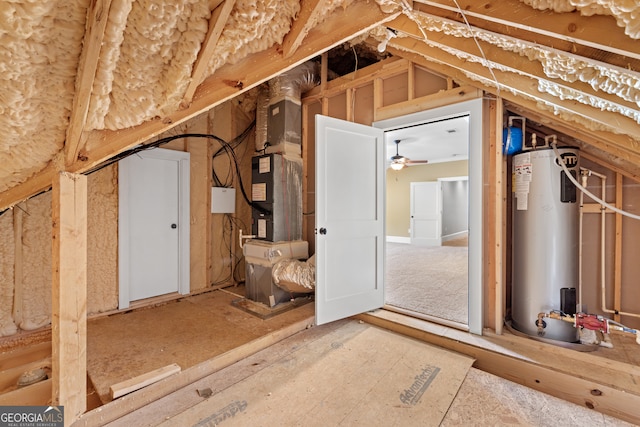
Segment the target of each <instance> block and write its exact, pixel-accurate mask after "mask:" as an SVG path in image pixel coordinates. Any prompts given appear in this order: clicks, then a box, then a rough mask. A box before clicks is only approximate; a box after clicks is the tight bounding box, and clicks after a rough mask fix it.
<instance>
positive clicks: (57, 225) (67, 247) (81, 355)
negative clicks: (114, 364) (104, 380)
mask: <svg viewBox="0 0 640 427" xmlns="http://www.w3.org/2000/svg"><path fill="white" fill-rule="evenodd" d="M51 204H52V209H51V210H52V226H53V233H52V234H53V251H52V252H53V253H52V262H51V264H52V277H53V283H52V287H53V290H52V298H51V301H52V302H51V305H52V315H51V317H52V320H51V336H52V358H51V360H52V371H53V390H52V394H53V396H52V401H53V404H54V405H64V412H65V414H64V415H65V417H64V424H65V426H70V425H71V424H72V423H73V422H74V421H76V420H77V419H78V418H79V417H80V416H81V415H82V414H83V413H84V412H85V411H86V409H87V177H86V176H84V175H76V174H70V173H66V172H60V173H59V174H58V175H57V176H56V179H55V180H54V182H53V195H52V202H51Z"/></svg>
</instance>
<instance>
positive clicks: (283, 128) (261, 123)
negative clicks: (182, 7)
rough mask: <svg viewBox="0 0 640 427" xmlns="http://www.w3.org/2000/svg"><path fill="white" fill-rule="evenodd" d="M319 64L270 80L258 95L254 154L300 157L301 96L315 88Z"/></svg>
mask: <svg viewBox="0 0 640 427" xmlns="http://www.w3.org/2000/svg"><path fill="white" fill-rule="evenodd" d="M317 68H318V65H317V63H316V62H313V61H307V62H305V63H304V64H301V65H299V66H297V67H295V68H292V69H291V70H288V71H285V72H283V73H282V74H280V75H279V76H277V77H274V78H273V79H271V80H269V82H268V84H267V85H266V86H265V87H262V88H261V89H260V92H259V94H258V105H257V111H256V151H258V152H263V153H265V154H268V153H281V154H297V155H300V154H301V142H302V138H301V135H302V107H301V102H302V101H301V98H302V94H303V93H304V92H306V91H308V90H309V89H312V88H313V87H315V86H317V85H318V72H317Z"/></svg>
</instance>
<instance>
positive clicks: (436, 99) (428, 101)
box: [375, 86, 482, 120]
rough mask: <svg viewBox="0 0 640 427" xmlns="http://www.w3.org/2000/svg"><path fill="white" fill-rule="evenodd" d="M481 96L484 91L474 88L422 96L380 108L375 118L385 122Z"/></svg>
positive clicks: (454, 89) (459, 88)
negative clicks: (392, 118)
mask: <svg viewBox="0 0 640 427" xmlns="http://www.w3.org/2000/svg"><path fill="white" fill-rule="evenodd" d="M380 96H381V95H380ZM480 96H482V91H481V90H480V89H477V88H475V87H473V86H462V87H457V88H453V89H451V90H446V91H441V92H438V93H434V94H431V95H425V96H421V97H420V98H414V99H411V100H408V101H403V102H398V103H395V104H393V105H387V106H384V107H379V108H377V109H376V110H375V117H376V120H384V119H388V118H391V117H398V116H404V115H407V114H411V113H417V112H419V111H424V110H428V109H430V108H436V107H442V106H445V105H451V104H455V103H456V102H463V101H468V100H470V99H476V98H478V97H480Z"/></svg>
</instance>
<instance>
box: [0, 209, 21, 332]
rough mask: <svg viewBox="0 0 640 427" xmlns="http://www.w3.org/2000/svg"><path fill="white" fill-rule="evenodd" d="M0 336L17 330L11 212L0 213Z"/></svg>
mask: <svg viewBox="0 0 640 427" xmlns="http://www.w3.org/2000/svg"><path fill="white" fill-rule="evenodd" d="M0 236H2V239H0V336H6V335H13V334H15V333H16V331H17V327H16V324H15V322H14V321H13V315H12V311H13V276H14V263H15V238H14V233H13V212H12V211H6V212H5V213H4V214H2V215H0Z"/></svg>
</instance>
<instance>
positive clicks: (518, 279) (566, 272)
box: [511, 148, 579, 342]
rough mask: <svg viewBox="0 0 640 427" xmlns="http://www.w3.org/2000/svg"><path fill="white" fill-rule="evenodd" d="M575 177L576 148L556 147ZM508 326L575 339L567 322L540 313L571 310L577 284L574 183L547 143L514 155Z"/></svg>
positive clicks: (577, 168) (576, 206)
mask: <svg viewBox="0 0 640 427" xmlns="http://www.w3.org/2000/svg"><path fill="white" fill-rule="evenodd" d="M558 151H559V153H560V156H561V157H562V158H563V159H564V161H565V164H566V166H567V168H568V169H569V170H570V172H571V174H572V175H573V176H574V177H577V176H578V172H579V151H578V149H577V148H560V149H558ZM513 187H514V188H513V195H514V201H513V239H512V241H513V264H512V272H513V273H512V293H511V318H512V326H513V327H514V328H515V329H517V330H519V331H521V332H524V333H525V334H528V335H532V336H540V337H543V338H547V339H552V340H559V341H566V342H574V341H576V340H577V330H576V328H574V327H573V325H572V324H571V323H567V322H564V321H562V320H556V319H549V318H546V319H544V328H543V329H542V330H540V329H539V328H538V326H537V325H536V320H537V318H538V313H549V312H550V311H554V310H555V311H557V310H562V311H564V312H567V314H575V308H576V307H575V299H576V294H575V293H576V288H577V287H578V286H577V285H578V265H579V264H578V231H579V230H578V214H579V211H578V209H579V206H578V203H577V200H576V190H577V189H576V187H575V185H574V184H573V183H572V182H571V181H570V180H569V179H568V177H567V176H566V175H565V173H564V171H563V170H562V168H561V166H560V164H559V163H558V162H557V160H556V156H555V154H554V151H553V150H551V149H539V150H535V151H528V152H524V153H521V154H517V155H515V156H513Z"/></svg>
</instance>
